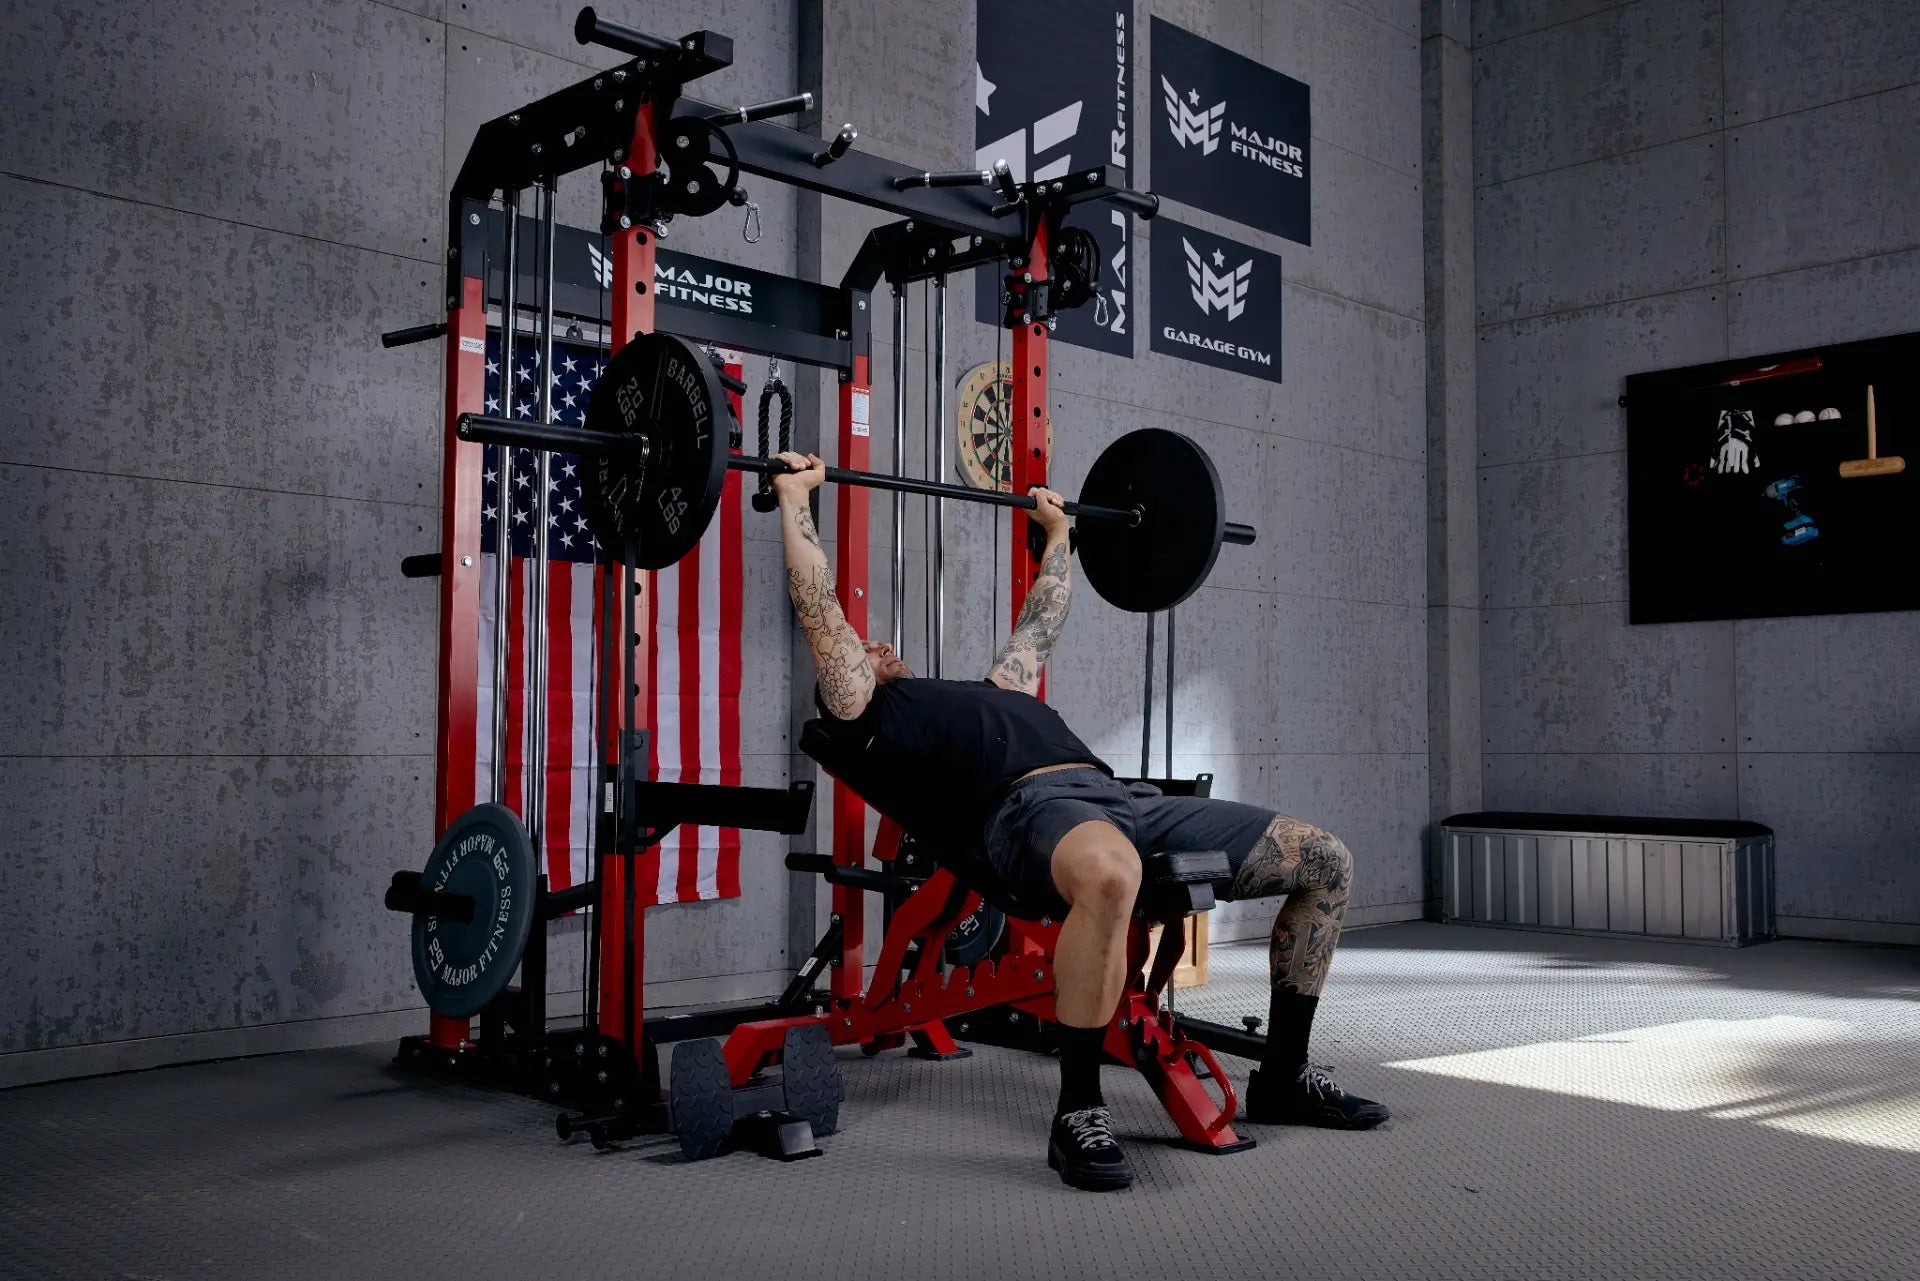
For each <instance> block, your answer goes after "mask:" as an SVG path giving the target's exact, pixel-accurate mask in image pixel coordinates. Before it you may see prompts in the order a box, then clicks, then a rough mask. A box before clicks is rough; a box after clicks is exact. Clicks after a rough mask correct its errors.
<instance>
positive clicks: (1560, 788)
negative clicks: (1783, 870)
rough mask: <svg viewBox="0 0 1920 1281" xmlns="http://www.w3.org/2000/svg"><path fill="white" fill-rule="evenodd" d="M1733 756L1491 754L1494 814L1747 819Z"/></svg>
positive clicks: (1489, 789) (1489, 794)
mask: <svg viewBox="0 0 1920 1281" xmlns="http://www.w3.org/2000/svg"><path fill="white" fill-rule="evenodd" d="M1736 759H1737V758H1736V757H1735V756H1734V755H1733V754H1732V753H1731V752H1726V753H1707V752H1609V753H1602V754H1598V755H1595V754H1591V753H1579V752H1489V753H1488V754H1487V758H1486V769H1487V775H1486V778H1487V784H1486V799H1485V805H1486V807H1487V808H1488V809H1512V810H1546V811H1549V812H1552V811H1559V812H1562V813H1569V814H1629V815H1638V816H1646V817H1653V818H1675V817H1683V818H1737V817H1740V816H1741V815H1740V796H1739V790H1740V789H1739V781H1738V779H1736V778H1735V762H1736Z"/></svg>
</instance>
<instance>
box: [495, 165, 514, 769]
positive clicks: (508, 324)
mask: <svg viewBox="0 0 1920 1281" xmlns="http://www.w3.org/2000/svg"><path fill="white" fill-rule="evenodd" d="M502 194H503V195H504V196H505V198H506V199H505V204H506V209H507V245H506V254H505V261H504V262H503V263H502V264H501V266H502V268H503V274H502V277H501V286H500V387H501V400H502V401H503V402H504V403H505V405H506V410H507V417H509V418H511V417H513V324H514V313H515V312H516V311H517V310H518V308H519V302H520V300H519V288H518V286H519V276H520V264H519V262H518V260H517V256H516V250H517V249H518V247H519V241H520V192H519V191H518V190H514V191H508V192H504V193H502ZM497 456H498V458H499V466H498V471H499V481H498V488H497V489H496V490H495V491H494V494H495V497H494V534H493V736H492V738H491V739H490V740H489V741H491V742H492V744H493V784H492V788H493V790H492V792H491V795H490V799H491V800H492V801H493V802H494V803H495V804H498V805H504V804H506V801H507V605H508V602H509V601H510V600H512V592H511V586H512V584H511V581H510V579H511V576H512V574H513V552H512V545H511V543H510V541H509V540H510V538H511V534H510V533H509V529H510V527H511V525H512V521H511V520H509V519H508V515H509V512H510V511H511V504H512V502H513V446H511V445H500V446H498V447H497Z"/></svg>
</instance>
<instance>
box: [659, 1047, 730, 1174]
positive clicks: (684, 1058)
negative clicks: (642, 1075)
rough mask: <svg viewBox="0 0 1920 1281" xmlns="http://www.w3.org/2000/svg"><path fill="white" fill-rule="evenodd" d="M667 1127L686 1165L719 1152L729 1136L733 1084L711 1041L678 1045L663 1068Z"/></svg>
mask: <svg viewBox="0 0 1920 1281" xmlns="http://www.w3.org/2000/svg"><path fill="white" fill-rule="evenodd" d="M667 1125H668V1127H669V1128H670V1129H671V1130H672V1131H673V1134H674V1137H675V1138H677V1139H679V1140H680V1151H681V1152H682V1153H683V1154H684V1155H685V1156H686V1158H687V1160H689V1161H704V1160H706V1159H707V1158H708V1157H710V1156H713V1155H715V1154H716V1153H718V1152H719V1151H720V1146H721V1145H722V1144H723V1143H725V1142H726V1141H727V1136H728V1135H730V1134H732V1133H733V1081H732V1079H731V1078H730V1077H729V1076H728V1075H727V1054H726V1051H725V1050H724V1049H723V1048H722V1047H721V1045H720V1042H719V1041H717V1040H715V1039H714V1038H713V1037H704V1038H702V1039H700V1040H697V1041H682V1042H680V1044H678V1045H676V1046H674V1047H673V1059H672V1062H671V1063H670V1064H669V1065H668V1067H667Z"/></svg>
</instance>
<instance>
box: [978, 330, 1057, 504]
mask: <svg viewBox="0 0 1920 1281" xmlns="http://www.w3.org/2000/svg"><path fill="white" fill-rule="evenodd" d="M956 408H957V414H956V418H957V421H956V423H955V427H956V429H957V432H958V440H959V445H960V450H959V453H960V476H961V479H963V480H965V481H966V482H967V483H968V484H969V485H972V486H973V487H974V488H975V489H998V490H1001V491H1002V492H1005V491H1007V490H1010V489H1012V488H1013V474H1012V470H1011V463H1010V459H1009V453H1010V451H1011V447H1012V441H1011V439H1010V437H1011V426H1010V425H1011V423H1012V421H1013V366H1012V365H1009V364H1005V363H1004V362H1003V363H1000V364H994V363H991V362H988V363H986V364H980V365H975V366H974V367H973V368H972V369H970V370H968V371H967V376H966V377H965V378H963V379H961V380H960V396H959V403H958V405H957V407H956ZM1047 452H1048V454H1049V455H1051V454H1052V452H1053V423H1052V422H1051V421H1049V422H1048V423H1047Z"/></svg>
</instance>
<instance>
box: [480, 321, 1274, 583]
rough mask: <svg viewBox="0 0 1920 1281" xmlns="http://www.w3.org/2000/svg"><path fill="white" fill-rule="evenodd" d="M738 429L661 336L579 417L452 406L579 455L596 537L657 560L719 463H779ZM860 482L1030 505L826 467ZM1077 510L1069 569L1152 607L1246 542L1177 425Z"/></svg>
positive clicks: (597, 391)
mask: <svg viewBox="0 0 1920 1281" xmlns="http://www.w3.org/2000/svg"><path fill="white" fill-rule="evenodd" d="M737 429H738V422H737V420H736V418H735V415H734V412H733V409H732V405H731V402H730V401H729V400H728V398H727V394H726V388H725V387H724V386H723V385H722V383H721V380H720V376H719V373H718V371H717V370H716V369H715V368H714V366H713V364H712V363H711V362H710V361H709V360H708V359H707V358H706V357H705V356H704V355H702V354H701V353H700V352H699V351H698V350H697V349H695V348H694V347H693V346H692V345H691V344H689V343H687V342H686V341H685V340H684V339H680V338H676V337H674V336H673V335H671V334H662V333H648V334H641V335H639V336H637V337H636V338H635V339H634V340H633V341H632V342H630V343H628V344H627V345H626V346H624V347H622V348H621V349H620V350H619V351H618V352H617V353H615V354H614V356H613V358H612V359H611V360H609V361H608V363H607V366H606V369H605V371H604V372H603V373H602V374H601V376H600V378H599V380H598V381H597V382H596V383H595V384H594V387H593V397H592V400H591V401H590V402H589V404H588V408H587V414H586V420H585V423H584V425H583V426H581V427H567V426H562V425H560V424H558V423H536V422H525V421H521V420H517V419H510V418H496V417H489V416H487V415H484V414H462V415H460V416H459V417H458V418H456V419H455V425H454V431H455V434H456V435H457V436H458V437H459V438H460V439H462V440H470V441H484V442H487V443H491V444H498V445H506V446H519V447H523V448H533V449H544V450H554V451H564V452H568V453H578V454H579V455H580V456H581V458H582V461H583V463H584V464H585V465H584V466H583V467H582V476H581V487H580V488H581V495H580V496H581V503H582V509H583V511H584V514H585V518H586V522H587V527H588V529H589V530H591V531H592V533H593V536H594V539H595V540H596V541H597V542H598V544H599V545H600V547H601V548H602V549H603V550H604V551H605V552H606V553H607V554H609V555H611V556H613V557H614V558H615V559H617V560H620V561H621V562H623V563H625V564H627V565H628V566H630V567H631V568H634V569H662V568H665V567H666V566H668V565H671V564H674V563H675V562H677V561H678V560H680V559H681V558H682V557H683V556H685V555H687V554H688V553H689V552H691V551H692V550H693V549H694V548H695V547H696V546H697V545H698V544H699V542H700V539H701V537H702V536H703V535H704V534H705V533H706V531H707V528H708V526H709V525H711V524H712V523H713V519H714V516H715V514H716V513H717V512H718V511H719V509H720V502H721V495H722V493H723V491H724V489H725V485H724V481H725V479H726V475H727V473H728V472H729V471H740V472H753V473H757V474H761V475H779V474H781V473H782V472H786V471H788V470H790V469H789V468H788V467H787V465H786V464H785V463H783V462H781V461H780V460H778V459H775V458H760V457H751V456H741V455H735V454H731V453H729V452H728V445H729V441H730V439H732V438H733V436H734V433H735V431H737ZM826 479H828V480H830V481H832V482H834V483H836V484H842V485H851V486H854V487H858V488H868V489H885V490H893V491H896V492H902V493H913V494H921V495H924V496H926V497H929V498H935V499H942V500H951V501H955V502H968V503H981V504H984V505H988V506H994V507H1008V508H1017V509H1024V510H1027V511H1031V510H1033V509H1034V508H1035V507H1037V506H1038V505H1039V504H1038V502H1037V500H1036V499H1034V498H1033V497H1032V495H1030V494H1008V493H1002V492H1000V491H998V490H981V489H973V488H970V487H968V486H965V485H955V484H950V483H946V482H942V481H935V480H919V479H915V478H913V477H906V476H889V475H881V474H878V473H874V472H866V471H853V470H850V469H846V468H840V467H831V468H828V469H827V476H826ZM1064 507H1065V510H1066V513H1067V514H1068V515H1069V516H1074V517H1078V518H1079V520H1080V524H1079V527H1078V528H1079V555H1080V565H1081V570H1082V572H1083V573H1084V575H1085V577H1086V580H1087V583H1088V585H1089V586H1090V587H1091V588H1092V589H1093V590H1094V592H1095V593H1096V594H1098V595H1099V596H1100V597H1101V598H1102V599H1104V600H1106V601H1107V602H1109V603H1110V604H1113V605H1115V606H1117V607H1118V608H1121V609H1126V610H1132V611H1135V612H1141V613H1151V612H1155V611H1159V610H1164V609H1171V608H1172V607H1173V606H1175V605H1177V604H1179V603H1180V602H1181V601H1183V600H1185V599H1187V597H1189V596H1191V595H1192V594H1193V593H1194V592H1195V591H1197V590H1199V588H1200V585H1201V584H1202V583H1204V582H1205V581H1206V578H1207V575H1208V574H1209V573H1211V572H1212V570H1213V564H1214V561H1215V560H1216V559H1217V558H1218V556H1219V554H1220V545H1221V544H1222V543H1223V542H1231V543H1238V544H1241V545H1245V544H1248V543H1251V542H1253V541H1254V531H1253V529H1252V528H1251V527H1250V526H1247V525H1241V524H1237V523H1232V522H1229V521H1227V520H1226V519H1225V516H1224V513H1223V509H1224V507H1225V499H1224V495H1223V492H1222V486H1221V483H1220V474H1219V472H1218V470H1217V469H1216V468H1215V467H1214V465H1213V460H1212V459H1211V458H1209V457H1207V454H1206V451H1205V450H1203V449H1201V448H1200V446H1199V445H1198V444H1197V443H1196V442H1195V441H1193V440H1191V439H1190V438H1188V437H1186V436H1184V435H1182V434H1180V433H1179V432H1174V431H1167V430H1164V429H1161V428H1142V429H1140V430H1138V431H1132V432H1128V433H1127V434H1125V435H1123V436H1121V437H1120V438H1119V439H1117V440H1115V441H1114V442H1113V443H1112V444H1110V445H1108V446H1107V448H1106V449H1104V450H1102V451H1101V453H1100V456H1099V457H1098V458H1096V459H1095V460H1094V462H1093V465H1092V466H1091V467H1090V468H1088V470H1087V477H1086V481H1085V483H1084V484H1083V485H1082V487H1081V490H1080V497H1079V501H1077V502H1070V503H1066V504H1064Z"/></svg>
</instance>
